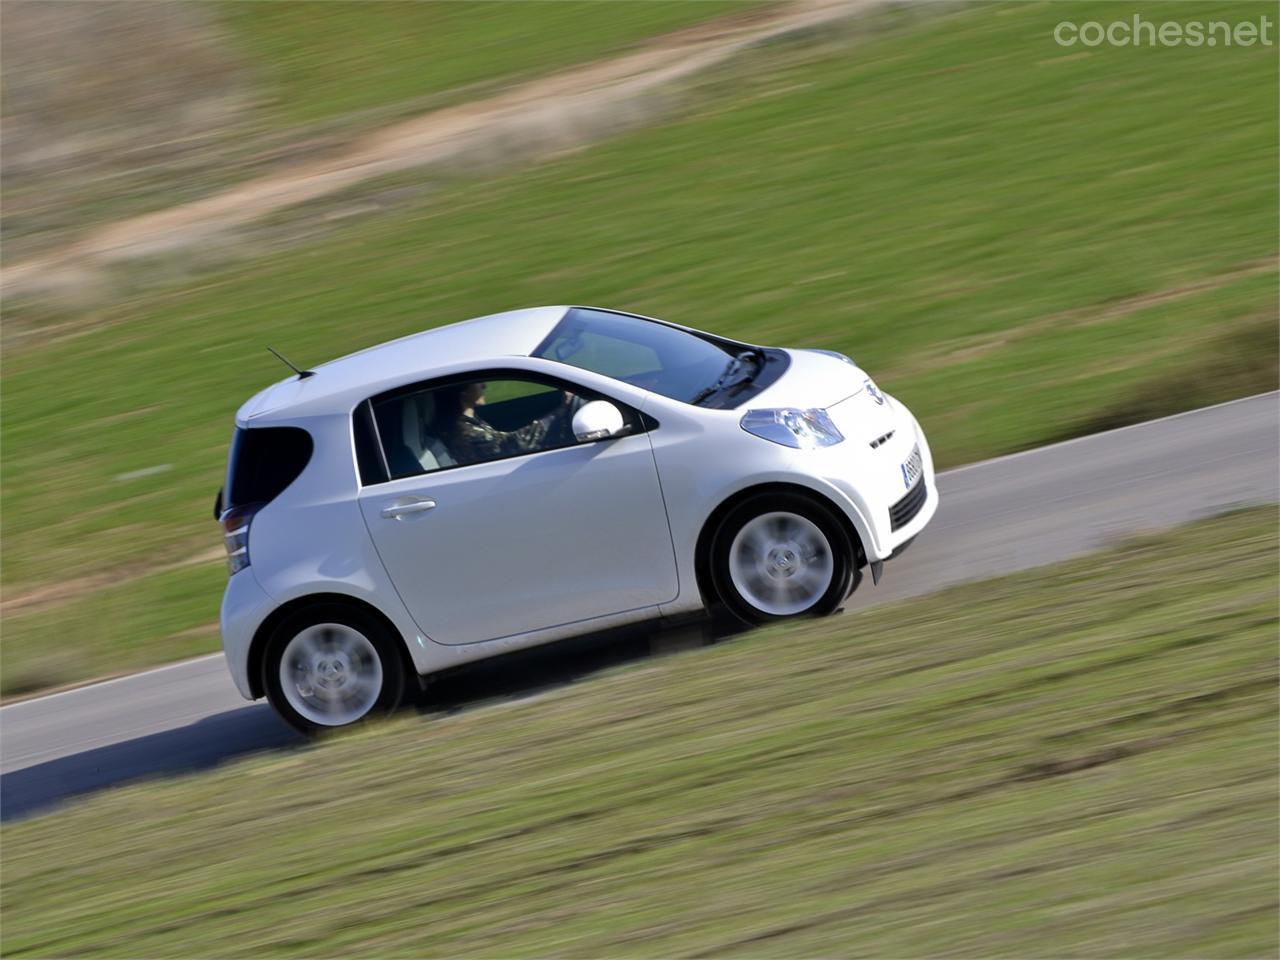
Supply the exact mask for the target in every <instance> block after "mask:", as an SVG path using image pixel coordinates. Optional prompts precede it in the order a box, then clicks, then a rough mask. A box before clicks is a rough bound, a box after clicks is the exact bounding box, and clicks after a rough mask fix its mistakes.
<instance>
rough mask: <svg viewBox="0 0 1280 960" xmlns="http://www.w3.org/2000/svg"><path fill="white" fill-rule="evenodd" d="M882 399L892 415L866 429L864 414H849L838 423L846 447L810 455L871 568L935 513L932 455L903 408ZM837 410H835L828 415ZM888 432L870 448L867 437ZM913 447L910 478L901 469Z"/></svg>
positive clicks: (886, 558)
mask: <svg viewBox="0 0 1280 960" xmlns="http://www.w3.org/2000/svg"><path fill="white" fill-rule="evenodd" d="M886 400H887V402H888V403H889V404H891V405H892V410H891V411H885V412H886V413H889V416H887V417H884V416H882V417H881V418H880V420H879V422H878V423H875V424H874V425H873V426H871V427H869V428H868V427H866V426H863V425H862V423H861V422H860V421H861V417H862V416H863V415H865V411H860V410H857V409H855V410H851V411H847V412H846V413H845V417H844V419H845V421H846V422H844V423H840V422H839V421H838V420H837V426H838V427H840V430H841V432H842V433H844V434H845V440H844V442H842V443H838V444H835V445H833V446H831V447H827V448H824V449H822V450H820V451H814V452H815V453H817V454H818V455H819V456H818V457H817V458H816V466H817V475H818V479H820V480H821V481H822V483H823V485H824V486H825V487H826V488H827V489H828V493H829V495H830V496H831V498H832V499H833V500H834V501H835V502H836V503H838V504H839V505H840V506H841V507H842V508H843V509H844V510H845V512H846V513H847V514H848V516H849V518H850V520H851V521H852V522H853V524H854V526H855V527H856V528H857V529H858V532H859V534H860V535H861V536H862V541H863V543H862V546H863V550H864V551H865V552H866V555H867V561H868V562H869V563H876V562H883V561H886V560H888V559H890V557H892V556H893V554H894V552H895V551H897V550H899V549H900V548H902V547H904V546H905V545H906V544H907V543H909V542H910V541H911V540H913V539H914V538H915V537H916V536H918V535H919V533H920V531H921V530H923V529H924V528H925V527H926V526H928V524H929V521H930V520H931V519H933V515H934V514H935V513H936V512H937V510H938V487H937V481H936V478H935V476H934V469H933V454H932V451H930V449H929V442H928V440H927V439H926V438H925V435H924V431H923V430H921V429H920V424H919V423H918V422H916V419H915V417H914V416H912V415H911V411H909V410H908V409H907V408H906V407H905V406H903V405H902V404H900V403H898V402H897V401H894V400H893V399H892V398H886ZM838 409H839V405H838V406H837V407H833V408H832V409H831V410H830V411H829V413H832V414H835V413H836V411H837V410H838ZM877 412H878V411H877ZM833 419H835V417H833ZM890 432H892V436H891V438H890V439H889V440H887V441H883V442H878V443H877V444H876V446H874V447H872V446H871V443H870V441H869V440H868V439H867V437H866V435H867V434H874V436H872V438H871V439H875V440H879V438H881V437H883V436H884V435H885V434H887V433H890ZM917 448H918V449H919V451H920V471H919V475H918V477H917V476H912V477H909V478H908V477H907V476H905V475H904V469H903V468H904V465H905V464H907V463H908V462H909V461H910V460H911V457H912V453H913V451H914V450H915V449H917ZM908 481H909V482H908ZM921 494H923V502H921Z"/></svg>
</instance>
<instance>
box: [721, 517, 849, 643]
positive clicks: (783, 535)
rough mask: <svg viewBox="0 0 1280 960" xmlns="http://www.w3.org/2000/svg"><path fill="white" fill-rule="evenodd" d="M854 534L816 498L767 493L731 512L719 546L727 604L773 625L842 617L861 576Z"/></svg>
mask: <svg viewBox="0 0 1280 960" xmlns="http://www.w3.org/2000/svg"><path fill="white" fill-rule="evenodd" d="M852 552H853V551H852V550H851V548H850V544H849V542H848V537H847V536H846V535H845V533H844V530H843V529H842V528H841V526H840V523H839V522H838V521H837V520H836V519H835V517H834V516H832V514H831V512H830V511H829V510H827V509H826V508H825V507H823V506H822V505H821V504H819V503H817V502H816V501H814V500H811V499H809V498H808V497H805V496H802V495H799V494H791V493H762V494H759V495H758V496H754V497H751V498H749V499H748V500H745V501H743V502H742V503H740V504H738V505H736V506H735V507H734V508H733V509H732V510H730V511H729V513H728V514H726V515H725V517H724V518H723V520H722V521H721V522H720V526H719V527H718V528H717V530H716V532H715V535H714V536H713V538H712V542H711V572H712V578H713V581H714V584H715V587H716V592H717V594H718V595H719V598H720V600H721V602H722V603H723V604H724V606H725V608H726V609H727V610H728V612H729V613H731V614H732V615H733V616H734V617H736V618H737V619H739V620H741V621H743V622H746V623H750V624H758V623H768V622H770V621H774V620H785V619H787V618H790V617H799V616H825V615H827V614H830V613H833V612H835V611H836V610H837V609H838V608H839V606H840V604H841V603H842V602H843V601H844V599H845V598H846V597H847V596H848V595H849V592H850V588H851V586H852V582H853V577H854V568H853V563H852Z"/></svg>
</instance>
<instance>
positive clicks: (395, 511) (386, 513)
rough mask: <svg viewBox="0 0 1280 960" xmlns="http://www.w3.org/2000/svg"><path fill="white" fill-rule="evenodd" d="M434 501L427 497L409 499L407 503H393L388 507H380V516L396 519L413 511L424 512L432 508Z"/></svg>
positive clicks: (413, 512) (434, 504) (410, 514)
mask: <svg viewBox="0 0 1280 960" xmlns="http://www.w3.org/2000/svg"><path fill="white" fill-rule="evenodd" d="M435 508H436V502H435V501H434V500H432V499H430V498H429V497H424V498H423V499H421V500H410V501H409V502H408V503H393V504H392V505H391V506H389V507H383V508H382V516H383V517H384V518H385V519H387V520H398V519H400V518H401V517H408V516H412V515H413V514H415V513H426V512H427V511H428V510H434V509H435Z"/></svg>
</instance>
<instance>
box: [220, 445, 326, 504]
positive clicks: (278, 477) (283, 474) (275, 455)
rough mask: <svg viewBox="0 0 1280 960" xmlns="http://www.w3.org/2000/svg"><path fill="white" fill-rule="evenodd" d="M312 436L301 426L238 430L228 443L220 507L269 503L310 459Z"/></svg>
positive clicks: (296, 477) (294, 478)
mask: <svg viewBox="0 0 1280 960" xmlns="http://www.w3.org/2000/svg"><path fill="white" fill-rule="evenodd" d="M312 447H313V444H312V442H311V434H309V433H307V431H305V430H303V429H301V428H300V427H258V428H256V429H247V430H246V429H244V428H238V429H237V430H236V434H235V436H234V437H233V438H232V440H231V460H230V462H229V463H228V464H227V489H226V498H225V502H224V503H223V507H224V508H226V509H230V508H231V507H238V506H241V505H242V504H246V503H269V502H270V501H272V500H274V499H275V498H276V497H278V496H280V494H281V493H283V492H284V489H285V487H287V486H289V484H291V483H293V481H294V480H296V479H298V475H299V474H300V473H302V470H303V468H304V467H306V465H307V462H308V461H309V460H310V459H311V450H312Z"/></svg>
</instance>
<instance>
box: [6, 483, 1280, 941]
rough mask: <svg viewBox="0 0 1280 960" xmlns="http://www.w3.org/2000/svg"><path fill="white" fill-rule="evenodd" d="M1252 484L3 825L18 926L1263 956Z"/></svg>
mask: <svg viewBox="0 0 1280 960" xmlns="http://www.w3.org/2000/svg"><path fill="white" fill-rule="evenodd" d="M1275 521H1276V511H1275V508H1268V509H1258V510H1252V511H1248V512H1242V513H1238V514H1233V515H1229V516H1226V517H1221V518H1216V519H1213V520H1209V521H1206V522H1203V523H1200V524H1198V525H1194V526H1191V527H1187V528H1182V529H1180V530H1177V531H1173V532H1171V533H1167V534H1162V535H1158V536H1152V537H1149V538H1145V539H1142V540H1139V541H1134V542H1132V543H1131V544H1128V545H1126V546H1124V547H1122V548H1120V549H1117V550H1114V551H1111V552H1108V553H1104V554H1099V555H1095V556H1092V557H1088V558H1084V559H1081V560H1079V561H1076V562H1072V563H1068V564H1063V565H1059V566H1056V567H1050V568H1045V569H1042V570H1040V571H1036V572H1032V573H1028V574H1024V575H1019V576H1016V577H1010V578H1006V579H1002V580H997V581H993V582H990V583H985V584H976V585H972V586H966V587H962V588H958V589H954V590H950V591H947V592H945V593H943V594H939V595H935V596H933V597H930V598H925V599H921V600H913V601H911V602H909V603H904V604H896V605H891V606H888V607H882V608H878V609H875V610H871V611H867V612H864V613H860V614H857V615H852V614H851V615H846V616H844V617H837V618H834V619H831V620H827V621H821V622H814V623H809V624H802V625H797V626H793V627H790V628H788V629H772V630H765V631H760V632H756V633H753V634H750V635H748V636H746V637H743V638H739V639H736V640H732V641H729V642H725V643H721V644H719V645H717V646H714V647H710V648H704V649H700V650H696V651H693V652H689V653H685V654H681V655H677V656H670V657H665V658H661V659H657V660H652V661H647V662H644V663H643V664H640V665H638V666H632V667H628V668H623V669H620V670H616V671H614V672H612V673H609V674H606V675H603V676H600V677H597V678H595V679H593V680H592V681H591V682H588V683H583V684H578V685H575V686H573V687H570V688H565V689H562V690H560V691H557V692H555V693H553V694H551V695H549V696H546V697H544V698H542V699H540V700H537V701H535V702H530V703H523V704H515V705H512V706H509V707H506V708H503V709H491V710H485V711H480V712H473V713H467V714H461V715H457V716H452V717H446V718H441V719H439V720H436V721H434V722H425V721H423V720H420V719H418V718H403V719H399V720H396V721H393V722H390V723H388V724H386V725H383V726H381V727H377V728H373V729H369V730H367V731H362V732H356V733H353V734H350V735H346V736H342V737H339V738H336V739H334V740H331V741H329V742H326V743H322V744H320V745H319V746H317V747H315V748H312V749H307V750H303V751H300V752H290V753H285V754H276V755H268V756H263V757H260V758H254V759H250V760H249V761H247V762H244V763H238V764H235V765H233V766H230V767H228V768H224V769H223V770H220V771H216V772H214V773H211V774H207V775H202V776H198V777H192V778H188V779H183V780H177V781H172V782H167V783H153V784H142V785H137V786H133V787H128V788H124V789H121V790H119V791H116V792H113V793H109V794H105V795H101V796H99V797H96V798H93V799H90V800H88V801H86V802H82V803H80V804H77V805H75V806H74V807H72V808H70V809H68V810H66V811H64V812H62V813H60V814H59V815H58V816H56V817H47V818H44V819H37V820H34V821H30V822H27V823H19V824H13V825H10V826H6V827H5V828H3V831H0V838H2V839H3V843H4V851H5V870H4V877H3V894H4V903H5V915H4V928H3V950H4V953H5V955H6V956H12V957H19V956H71V955H81V954H92V955H94V956H118V957H136V956H175V955H183V956H212V955H217V956H226V957H234V956H253V957H261V956H318V955H323V956H348V955H374V954H377V955H389V956H390V955H394V956H400V955H406V956H407V955H415V956H418V955H431V956H512V957H514V956H548V955H555V956H582V957H598V956H630V955H644V956H702V955H714V956H855V955H857V956H944V955H960V956H1008V957H1031V956H1080V957H1086V956H1109V957H1114V956H1182V957H1201V956H1212V957H1236V956H1238V957H1263V956H1274V955H1275V953H1276V950H1277V948H1278V947H1280V942H1278V940H1277V907H1278V906H1280V904H1278V903H1277V894H1278V890H1277V886H1278V881H1277V875H1278V874H1277V868H1278V867H1280V862H1278V860H1277V847H1276V836H1277V827H1278V819H1277V799H1278V798H1277V785H1276V784H1277V753H1276V724H1277V720H1278V719H1280V710H1278V707H1277V698H1276V689H1277V687H1276V683H1277V674H1276V646H1275V641H1276V626H1277V601H1276V590H1277V583H1278V581H1277V562H1276V550H1277V537H1276V522H1275Z"/></svg>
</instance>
